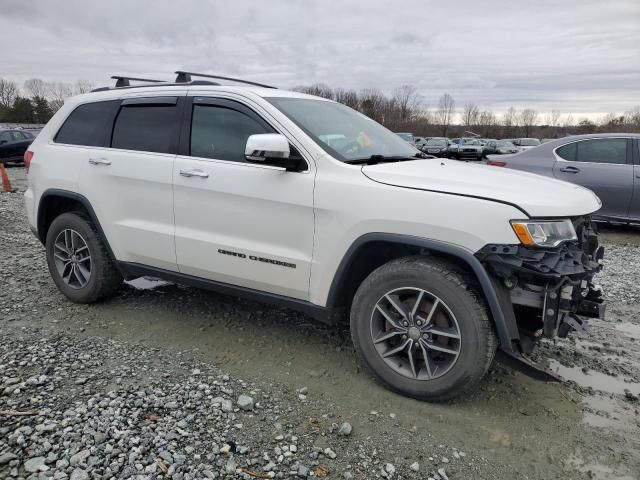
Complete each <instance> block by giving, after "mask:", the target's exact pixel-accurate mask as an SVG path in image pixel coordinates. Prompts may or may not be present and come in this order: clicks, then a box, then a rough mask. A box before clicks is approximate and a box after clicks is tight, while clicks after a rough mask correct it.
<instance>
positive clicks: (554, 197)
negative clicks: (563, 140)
mask: <svg viewBox="0 0 640 480" xmlns="http://www.w3.org/2000/svg"><path fill="white" fill-rule="evenodd" d="M362 173H364V175H365V176H367V177H368V178H370V179H371V180H373V181H375V182H378V183H384V184H386V185H394V186H397V187H405V188H412V189H417V190H430V191H436V192H443V193H450V194H457V195H465V196H470V197H479V198H485V199H488V200H493V201H496V202H502V203H508V204H512V205H516V206H517V207H519V208H520V209H521V210H524V211H525V212H526V213H527V215H529V216H530V217H570V216H578V215H586V214H589V213H593V212H595V211H596V210H598V209H599V208H600V206H601V205H602V203H601V202H600V199H599V198H598V197H596V195H595V194H594V193H593V192H592V191H591V190H588V189H586V188H584V187H580V186H578V185H574V184H572V183H567V182H562V181H560V180H555V179H552V178H548V177H543V176H540V175H535V174H532V173H526V172H520V171H517V170H511V169H507V168H499V167H491V166H488V165H477V164H470V163H463V162H459V161H455V160H443V159H437V160H431V159H427V160H414V161H405V162H397V163H381V164H378V165H365V166H364V167H362Z"/></svg>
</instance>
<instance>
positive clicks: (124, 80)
mask: <svg viewBox="0 0 640 480" xmlns="http://www.w3.org/2000/svg"><path fill="white" fill-rule="evenodd" d="M111 78H112V79H114V80H116V87H130V86H131V83H130V81H131V80H133V81H134V82H148V83H165V80H151V79H149V78H135V77H125V76H122V75H113V76H112V77H111Z"/></svg>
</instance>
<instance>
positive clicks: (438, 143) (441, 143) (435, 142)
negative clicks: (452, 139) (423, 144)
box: [427, 138, 447, 147]
mask: <svg viewBox="0 0 640 480" xmlns="http://www.w3.org/2000/svg"><path fill="white" fill-rule="evenodd" d="M427 146H428V147H446V146H447V141H446V140H441V139H434V138H432V139H431V140H427Z"/></svg>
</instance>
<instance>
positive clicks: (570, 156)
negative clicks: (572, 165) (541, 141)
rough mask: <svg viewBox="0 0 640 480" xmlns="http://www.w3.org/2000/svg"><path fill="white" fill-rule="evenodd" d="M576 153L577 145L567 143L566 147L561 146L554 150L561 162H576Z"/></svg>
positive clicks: (575, 143)
mask: <svg viewBox="0 0 640 480" xmlns="http://www.w3.org/2000/svg"><path fill="white" fill-rule="evenodd" d="M577 151H578V143H577V142H574V143H569V144H567V145H563V146H561V147H558V148H557V149H556V154H558V156H559V157H560V158H562V159H563V160H567V161H568V162H575V161H576V152H577Z"/></svg>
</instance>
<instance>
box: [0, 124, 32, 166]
mask: <svg viewBox="0 0 640 480" xmlns="http://www.w3.org/2000/svg"><path fill="white" fill-rule="evenodd" d="M35 138H36V137H35V135H34V134H33V133H31V132H28V131H26V130H0V161H1V162H2V164H3V165H4V166H5V167H6V166H7V165H8V164H9V163H21V162H22V161H23V157H24V152H26V151H27V148H29V145H31V142H33V140H34V139H35Z"/></svg>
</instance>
